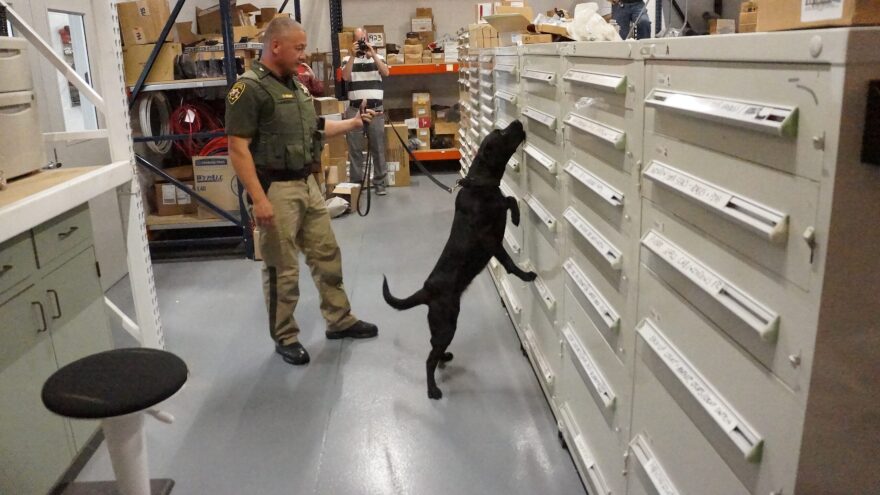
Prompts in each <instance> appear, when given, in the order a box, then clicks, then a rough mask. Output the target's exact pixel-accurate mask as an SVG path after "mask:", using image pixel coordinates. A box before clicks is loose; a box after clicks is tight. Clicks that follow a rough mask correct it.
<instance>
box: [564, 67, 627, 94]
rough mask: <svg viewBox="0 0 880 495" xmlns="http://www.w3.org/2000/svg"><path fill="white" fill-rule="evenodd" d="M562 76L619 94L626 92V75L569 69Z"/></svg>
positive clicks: (567, 79) (574, 81)
mask: <svg viewBox="0 0 880 495" xmlns="http://www.w3.org/2000/svg"><path fill="white" fill-rule="evenodd" d="M562 78H563V79H565V80H566V81H570V82H573V83H577V84H584V85H587V86H592V87H594V88H599V89H603V90H605V91H612V92H614V93H618V94H622V93H625V92H626V77H622V76H612V75H608V74H600V73H598V72H587V71H583V70H577V69H569V70H568V71H567V72H566V73H565V75H564V76H562Z"/></svg>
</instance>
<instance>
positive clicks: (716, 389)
mask: <svg viewBox="0 0 880 495" xmlns="http://www.w3.org/2000/svg"><path fill="white" fill-rule="evenodd" d="M639 280H640V287H641V289H642V290H641V291H640V297H639V321H640V322H641V323H640V326H639V330H638V332H639V333H640V338H642V336H644V335H648V334H651V332H657V333H659V335H660V337H661V339H659V340H658V341H657V342H658V343H659V344H656V345H655V344H651V347H652V349H651V352H653V353H654V354H657V353H658V349H659V353H661V354H662V353H663V352H669V353H672V354H674V355H675V356H673V358H670V359H661V360H660V361H657V362H656V363H655V364H656V365H657V366H659V371H660V373H664V374H666V375H668V376H667V377H668V378H669V381H668V382H667V380H666V379H665V378H662V379H661V382H662V383H663V384H664V387H667V388H668V389H670V390H669V392H670V394H672V390H673V389H676V390H678V391H679V392H681V393H680V394H678V395H675V394H673V395H674V399H675V400H677V401H678V402H680V407H681V408H682V409H683V410H684V411H685V412H686V413H687V414H688V415H689V416H691V419H692V420H693V421H694V422H695V423H696V424H697V425H698V428H700V429H701V431H703V435H704V436H705V437H706V438H707V440H708V441H709V442H710V443H712V444H713V445H714V446H715V448H716V450H717V451H718V453H719V455H721V456H722V457H723V458H724V459H725V461H726V462H727V464H729V466H730V468H731V469H732V470H734V471H735V472H737V474H738V476H740V478H741V479H742V480H743V483H745V484H746V485H747V486H755V485H756V483H760V485H762V486H763V488H762V489H761V490H758V493H769V492H771V491H773V490H774V488H772V487H774V486H775V487H783V486H785V485H784V484H788V485H789V488H790V489H788V490H784V492H789V493H790V492H793V491H794V484H793V481H794V474H795V472H796V468H797V456H798V445H799V442H800V432H801V427H802V424H803V407H802V405H801V404H800V403H799V402H798V400H797V397H796V396H795V395H794V393H793V392H792V391H791V390H789V389H788V388H787V387H786V386H785V385H784V384H783V383H782V382H781V381H780V380H779V379H778V378H776V377H775V376H774V375H772V374H770V373H767V372H766V371H765V370H764V369H763V368H762V367H761V366H760V365H759V364H757V363H755V362H754V360H753V359H752V358H751V357H750V356H748V355H747V354H746V353H744V352H743V351H742V350H741V349H739V348H738V347H737V346H736V345H735V344H733V343H731V342H730V340H729V339H728V338H726V336H724V334H723V333H722V332H720V331H719V330H718V329H717V328H716V327H714V326H713V325H712V324H711V323H710V322H707V321H706V320H705V319H704V318H703V317H702V316H701V315H700V314H698V313H697V312H695V311H694V310H693V308H691V307H690V306H689V305H688V304H687V302H686V301H684V300H683V299H682V298H681V297H680V296H678V295H676V294H675V293H673V292H672V291H671V290H669V289H668V288H667V287H666V286H665V285H664V284H663V283H662V282H661V281H660V280H658V279H657V278H656V276H655V275H654V274H653V273H651V272H650V271H648V270H646V269H643V271H642V274H641V277H640V279H639ZM646 321H647V322H648V323H647V327H646V323H645V322H646ZM649 343H650V342H649ZM664 345H665V346H666V347H664ZM661 361H662V363H661ZM679 361H681V363H685V364H682V366H684V367H687V368H688V369H691V370H693V372H694V375H693V377H692V376H691V375H687V374H683V375H679V374H676V373H671V372H670V371H669V370H668V369H666V368H668V367H669V365H670V363H672V364H671V365H672V366H676V364H675V363H678V362H679ZM651 367H652V371H654V372H655V373H657V371H658V370H657V369H654V368H656V367H655V366H653V365H652V366H651ZM658 376H659V375H658ZM694 377H696V378H694ZM689 380H693V382H694V383H698V382H699V383H702V384H703V389H705V390H709V391H710V393H709V395H713V394H714V396H715V397H716V398H717V400H716V401H715V402H711V401H707V402H705V403H703V402H701V401H698V400H696V398H695V395H694V394H695V393H699V391H701V390H703V389H700V388H697V387H694V388H691V387H687V386H684V385H682V384H684V383H686V382H688V381H689ZM682 387H684V388H682ZM679 389H680V390H679ZM685 389H687V390H685ZM695 391H696V392H695ZM698 402H699V403H698ZM719 404H720V406H719ZM716 407H717V408H719V409H718V410H719V411H722V410H723V411H726V412H727V414H728V417H729V418H734V419H736V418H739V419H737V421H741V422H743V423H744V424H745V426H743V427H741V428H740V430H741V431H743V432H744V433H743V436H742V439H746V438H748V439H749V440H748V442H743V441H742V440H740V439H739V438H737V437H732V438H726V437H727V433H723V431H722V430H727V431H729V430H730V428H732V427H733V425H734V422H733V421H732V420H730V421H728V420H726V419H724V416H719V418H720V419H719V420H717V421H719V422H716V420H713V419H712V418H710V417H709V415H708V413H707V410H713V408H716ZM707 408H708V409H707ZM725 421H727V422H725ZM738 442H741V445H740V447H735V444H737V443H738ZM759 442H763V446H762V452H761V460H760V462H744V459H746V458H747V457H755V456H750V455H748V453H750V452H751V451H755V453H756V454H757V450H756V449H754V448H750V447H748V446H747V445H749V444H751V445H757V444H758V443H759ZM783 483H784V484H783ZM775 489H776V490H778V489H779V488H775Z"/></svg>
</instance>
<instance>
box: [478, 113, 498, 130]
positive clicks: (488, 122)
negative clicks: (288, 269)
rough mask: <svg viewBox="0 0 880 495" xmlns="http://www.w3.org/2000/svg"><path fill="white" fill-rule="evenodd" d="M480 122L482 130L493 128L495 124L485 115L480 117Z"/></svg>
mask: <svg viewBox="0 0 880 495" xmlns="http://www.w3.org/2000/svg"><path fill="white" fill-rule="evenodd" d="M480 122H481V123H482V124H483V128H484V130H485V129H493V128H494V127H495V124H494V123H493V122H492V121H491V120H489V119H488V118H486V116H485V115H484V116H483V117H482V118H480Z"/></svg>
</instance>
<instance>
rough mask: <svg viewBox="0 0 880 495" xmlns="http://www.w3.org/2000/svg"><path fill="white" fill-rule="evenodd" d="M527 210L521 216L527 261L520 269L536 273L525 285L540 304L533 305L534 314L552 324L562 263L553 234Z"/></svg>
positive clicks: (558, 301)
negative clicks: (539, 313) (523, 221)
mask: <svg viewBox="0 0 880 495" xmlns="http://www.w3.org/2000/svg"><path fill="white" fill-rule="evenodd" d="M527 202H528V200H527ZM529 209H530V210H531V211H529V212H528V213H527V214H526V215H523V219H524V220H525V223H524V226H523V240H524V244H525V248H524V252H525V253H526V254H527V256H528V260H527V261H525V262H524V264H523V267H522V268H523V269H524V270H526V271H529V270H532V271H534V272H535V273H537V274H538V278H537V279H536V280H535V281H533V282H531V283H529V284H527V285H528V286H529V288H530V290H531V292H532V294H533V296H534V298H535V300H536V301H539V302H540V304H537V305H535V309H536V310H537V311H534V312H541V313H542V314H545V315H546V316H547V318H548V319H549V320H550V321H551V322H555V321H556V320H557V311H558V309H559V306H560V305H561V304H562V283H563V282H562V260H561V258H560V255H559V251H558V247H557V246H558V242H557V240H556V239H557V237H556V235H555V234H554V233H552V232H548V231H547V229H546V228H545V226H544V225H543V221H542V220H541V219H540V218H538V216H537V215H536V214H535V213H534V210H532V209H531V208H529Z"/></svg>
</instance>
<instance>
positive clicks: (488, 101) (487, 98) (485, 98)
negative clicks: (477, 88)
mask: <svg viewBox="0 0 880 495" xmlns="http://www.w3.org/2000/svg"><path fill="white" fill-rule="evenodd" d="M480 99H481V100H483V101H484V102H486V104H487V105H493V104H494V103H495V99H494V98H492V95H487V94H485V93H484V94H481V95H480Z"/></svg>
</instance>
